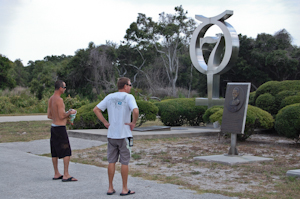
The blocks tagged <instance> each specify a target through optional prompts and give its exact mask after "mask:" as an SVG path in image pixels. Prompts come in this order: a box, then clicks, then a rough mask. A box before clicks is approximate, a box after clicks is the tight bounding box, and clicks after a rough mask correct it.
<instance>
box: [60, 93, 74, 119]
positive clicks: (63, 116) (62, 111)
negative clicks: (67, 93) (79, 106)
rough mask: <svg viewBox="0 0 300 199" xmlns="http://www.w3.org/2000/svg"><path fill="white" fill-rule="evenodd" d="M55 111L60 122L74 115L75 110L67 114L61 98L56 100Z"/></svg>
mask: <svg viewBox="0 0 300 199" xmlns="http://www.w3.org/2000/svg"><path fill="white" fill-rule="evenodd" d="M57 110H58V117H59V119H60V120H63V119H65V118H68V117H69V116H70V115H71V114H75V113H76V110H72V111H68V112H66V111H65V105H64V101H63V99H62V98H60V99H58V100H57Z"/></svg>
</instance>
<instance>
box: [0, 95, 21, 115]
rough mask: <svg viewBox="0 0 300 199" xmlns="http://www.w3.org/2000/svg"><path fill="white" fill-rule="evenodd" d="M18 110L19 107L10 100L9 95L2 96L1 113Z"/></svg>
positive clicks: (0, 99) (0, 100) (0, 98)
mask: <svg viewBox="0 0 300 199" xmlns="http://www.w3.org/2000/svg"><path fill="white" fill-rule="evenodd" d="M16 111H17V107H16V106H15V105H13V104H12V103H11V102H10V100H9V97H5V96H3V97H0V114H9V113H15V112H16Z"/></svg>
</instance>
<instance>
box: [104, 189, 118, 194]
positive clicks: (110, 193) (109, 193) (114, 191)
mask: <svg viewBox="0 0 300 199" xmlns="http://www.w3.org/2000/svg"><path fill="white" fill-rule="evenodd" d="M114 193H116V191H115V190H113V192H107V193H106V194H107V195H113V194H114Z"/></svg>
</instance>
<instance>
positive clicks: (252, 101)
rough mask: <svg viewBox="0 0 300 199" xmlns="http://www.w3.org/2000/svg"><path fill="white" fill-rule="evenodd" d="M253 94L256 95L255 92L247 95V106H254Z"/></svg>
mask: <svg viewBox="0 0 300 199" xmlns="http://www.w3.org/2000/svg"><path fill="white" fill-rule="evenodd" d="M255 94H256V91H253V92H251V93H250V94H249V102H248V104H250V105H252V106H254V105H255V101H254V99H255Z"/></svg>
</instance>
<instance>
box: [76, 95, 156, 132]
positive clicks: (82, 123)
mask: <svg viewBox="0 0 300 199" xmlns="http://www.w3.org/2000/svg"><path fill="white" fill-rule="evenodd" d="M136 102H137V105H138V107H139V118H140V122H139V124H143V123H144V122H146V121H148V120H155V119H156V115H157V112H158V108H157V107H156V106H155V105H154V104H152V103H151V102H147V101H141V100H137V101H136ZM98 103H99V101H97V102H93V103H90V104H87V105H84V106H82V107H80V108H79V109H77V114H76V118H75V120H74V125H73V128H74V129H105V128H106V127H105V126H104V125H103V123H102V122H101V121H100V120H99V119H98V118H97V116H96V115H95V113H94V111H93V109H94V107H95V106H96V105H97V104H98ZM102 114H103V116H104V118H105V119H106V120H107V121H108V113H107V110H105V111H104V112H102ZM139 124H137V126H138V125H139Z"/></svg>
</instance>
